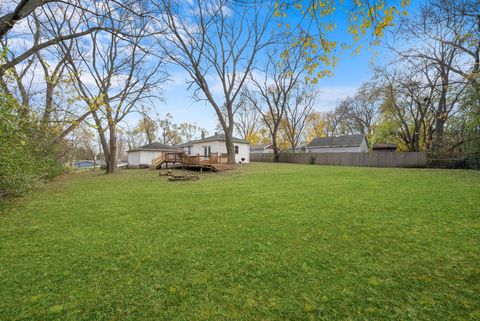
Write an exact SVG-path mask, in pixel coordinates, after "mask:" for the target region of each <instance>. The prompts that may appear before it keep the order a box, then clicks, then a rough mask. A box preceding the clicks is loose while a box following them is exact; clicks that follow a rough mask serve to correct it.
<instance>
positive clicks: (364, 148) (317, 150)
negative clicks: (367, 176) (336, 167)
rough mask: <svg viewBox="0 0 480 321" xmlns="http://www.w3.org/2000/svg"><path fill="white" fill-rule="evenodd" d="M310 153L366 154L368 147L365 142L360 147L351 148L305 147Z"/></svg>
mask: <svg viewBox="0 0 480 321" xmlns="http://www.w3.org/2000/svg"><path fill="white" fill-rule="evenodd" d="M307 150H308V151H309V152H310V153H368V146H367V142H366V141H365V140H363V141H362V144H361V145H360V146H353V147H307Z"/></svg>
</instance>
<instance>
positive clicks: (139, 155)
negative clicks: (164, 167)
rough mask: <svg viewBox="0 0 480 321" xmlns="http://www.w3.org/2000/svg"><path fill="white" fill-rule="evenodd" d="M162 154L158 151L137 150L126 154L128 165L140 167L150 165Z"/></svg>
mask: <svg viewBox="0 0 480 321" xmlns="http://www.w3.org/2000/svg"><path fill="white" fill-rule="evenodd" d="M161 154H163V152H160V151H150V150H139V151H134V152H129V153H128V165H130V166H140V165H148V166H150V165H152V160H153V159H154V158H156V157H158V156H160V155H161Z"/></svg>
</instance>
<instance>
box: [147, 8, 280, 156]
mask: <svg viewBox="0 0 480 321" xmlns="http://www.w3.org/2000/svg"><path fill="white" fill-rule="evenodd" d="M156 3H157V7H158V8H159V9H160V10H163V12H164V14H163V15H162V22H163V23H164V24H165V25H166V26H167V28H168V30H169V32H168V33H167V35H166V37H165V39H163V40H161V41H159V44H160V45H161V47H162V48H163V49H164V50H165V51H166V52H167V54H168V56H169V58H170V60H171V61H172V62H174V63H176V64H178V65H179V66H181V67H182V68H183V69H185V70H186V71H187V72H188V74H189V76H190V80H189V84H190V87H193V88H194V94H193V96H194V97H195V98H196V99H198V100H206V101H207V102H208V103H209V104H210V105H211V106H212V107H213V109H214V110H215V112H216V114H217V117H218V120H219V122H220V124H221V126H222V129H223V131H224V133H225V140H226V148H227V154H228V162H229V163H234V162H235V151H234V147H233V140H232V135H233V131H234V128H235V120H234V115H235V112H236V110H235V107H236V105H235V102H236V101H237V99H238V97H239V94H240V92H241V91H242V89H243V87H244V85H245V81H246V79H247V75H248V74H249V73H250V71H251V70H253V68H254V62H255V58H256V57H257V55H258V53H259V52H260V51H261V50H262V49H263V48H264V47H265V46H267V45H268V44H269V43H270V39H269V38H270V35H269V34H268V33H267V27H268V25H269V21H270V19H271V16H272V14H271V12H265V10H268V8H267V9H266V8H265V6H264V5H263V1H255V0H253V1H249V2H248V3H247V2H234V1H228V0H195V1H192V3H191V4H189V3H188V2H187V1H170V0H157V1H156ZM223 110H225V113H223Z"/></svg>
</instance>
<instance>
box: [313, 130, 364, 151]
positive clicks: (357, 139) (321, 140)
mask: <svg viewBox="0 0 480 321" xmlns="http://www.w3.org/2000/svg"><path fill="white" fill-rule="evenodd" d="M307 152H310V153H367V152H368V140H367V136H366V135H364V134H358V135H346V136H333V137H316V138H314V139H312V141H311V142H310V143H309V144H308V145H307Z"/></svg>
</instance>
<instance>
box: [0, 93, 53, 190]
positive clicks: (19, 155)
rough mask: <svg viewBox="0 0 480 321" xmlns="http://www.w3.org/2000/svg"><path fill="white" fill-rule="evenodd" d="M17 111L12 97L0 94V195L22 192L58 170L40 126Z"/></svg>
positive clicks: (51, 150) (51, 149) (51, 148)
mask: <svg viewBox="0 0 480 321" xmlns="http://www.w3.org/2000/svg"><path fill="white" fill-rule="evenodd" d="M18 110H19V108H18V105H17V103H16V101H15V100H14V99H12V98H10V97H9V96H7V95H4V94H0V119H1V120H2V121H1V122H0V198H3V197H5V196H8V195H19V194H22V193H24V192H26V191H27V190H29V189H31V188H33V187H34V186H35V185H36V184H37V183H38V182H40V181H41V180H44V179H49V178H52V177H53V176H55V175H57V174H58V173H59V171H60V170H61V166H60V165H59V164H58V163H57V162H56V161H55V158H54V152H53V147H45V146H48V145H46V144H45V142H44V140H45V135H44V134H42V133H41V131H40V128H39V126H38V125H35V122H34V121H32V119H31V117H30V116H23V115H20V114H19V113H18Z"/></svg>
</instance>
